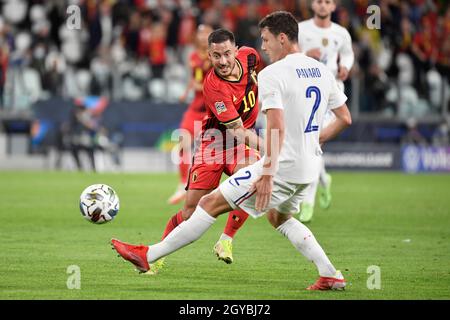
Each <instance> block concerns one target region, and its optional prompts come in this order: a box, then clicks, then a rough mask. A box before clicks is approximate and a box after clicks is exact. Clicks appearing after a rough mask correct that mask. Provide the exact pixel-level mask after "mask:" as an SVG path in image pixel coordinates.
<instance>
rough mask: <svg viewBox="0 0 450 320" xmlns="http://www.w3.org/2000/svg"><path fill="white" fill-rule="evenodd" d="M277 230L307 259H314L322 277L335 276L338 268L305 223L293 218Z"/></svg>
mask: <svg viewBox="0 0 450 320" xmlns="http://www.w3.org/2000/svg"><path fill="white" fill-rule="evenodd" d="M277 230H278V231H279V232H280V233H281V234H283V235H284V236H285V237H286V238H288V239H289V241H290V242H291V243H292V244H293V245H294V247H295V248H296V249H297V250H298V251H300V253H301V254H303V255H304V256H305V257H306V259H308V260H310V261H312V262H313V263H314V264H315V265H316V267H317V269H318V271H319V274H320V276H322V277H333V276H334V275H335V274H336V269H335V268H334V266H333V265H332V264H331V262H330V260H329V259H328V257H327V255H326V254H325V252H324V251H323V249H322V247H321V246H320V245H319V243H318V242H317V240H316V238H315V237H314V235H313V234H312V232H311V230H309V229H308V228H307V227H306V226H305V225H303V224H302V223H301V222H300V221H298V220H297V219H294V218H291V219H289V220H287V221H286V222H285V223H283V224H282V225H280V226H279V227H278V228H277Z"/></svg>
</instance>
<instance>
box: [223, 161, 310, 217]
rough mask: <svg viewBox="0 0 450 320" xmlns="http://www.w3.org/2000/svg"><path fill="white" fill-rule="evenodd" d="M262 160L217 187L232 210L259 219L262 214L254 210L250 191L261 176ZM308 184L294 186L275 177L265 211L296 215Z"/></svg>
mask: <svg viewBox="0 0 450 320" xmlns="http://www.w3.org/2000/svg"><path fill="white" fill-rule="evenodd" d="M263 161H264V158H263V159H261V160H259V161H257V162H256V163H254V164H252V165H250V166H248V167H245V168H242V169H240V170H239V171H238V172H236V173H235V174H233V175H232V176H231V177H229V178H228V179H227V180H225V181H224V182H222V183H221V184H220V186H219V189H220V192H221V193H222V195H223V196H224V198H225V200H227V202H228V204H229V205H230V206H231V207H232V208H233V209H237V208H240V209H242V210H244V211H245V212H246V213H248V214H249V215H251V216H252V217H253V218H258V217H261V216H262V215H264V214H265V211H264V212H259V211H256V209H255V200H256V194H255V192H250V189H251V187H252V185H253V183H254V182H255V181H257V180H258V178H259V177H260V176H261V174H262V166H263ZM308 185H309V184H295V183H290V182H285V181H282V180H280V179H277V177H276V176H275V177H274V180H273V191H272V197H271V199H270V202H269V205H268V208H267V210H269V209H275V210H277V211H278V212H279V213H283V214H296V213H297V212H298V211H299V210H300V203H301V202H302V201H303V199H304V198H305V196H306V192H304V191H305V188H306V187H307V186H308Z"/></svg>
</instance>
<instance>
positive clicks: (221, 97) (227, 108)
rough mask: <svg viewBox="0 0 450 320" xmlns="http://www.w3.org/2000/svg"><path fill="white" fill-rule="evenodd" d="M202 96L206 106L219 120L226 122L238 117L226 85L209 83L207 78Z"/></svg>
mask: <svg viewBox="0 0 450 320" xmlns="http://www.w3.org/2000/svg"><path fill="white" fill-rule="evenodd" d="M203 97H204V99H205V104H206V106H207V108H208V109H209V110H211V112H212V113H213V114H214V115H215V116H216V118H217V119H218V120H219V121H220V122H222V123H224V124H227V123H229V122H233V121H235V120H237V119H238V118H240V116H239V113H238V112H237V110H236V108H235V107H234V104H233V98H232V94H230V93H229V91H228V90H227V89H226V87H224V86H220V85H218V84H217V83H215V84H214V83H211V80H210V79H208V80H206V81H205V83H204V86H203Z"/></svg>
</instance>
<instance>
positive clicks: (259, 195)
mask: <svg viewBox="0 0 450 320" xmlns="http://www.w3.org/2000/svg"><path fill="white" fill-rule="evenodd" d="M272 188H273V177H272V176H269V175H263V176H261V177H260V178H259V179H258V180H257V181H256V182H255V183H254V184H253V187H252V190H256V203H255V209H256V211H260V212H262V211H264V210H265V209H266V208H267V206H268V205H269V202H270V198H271V197H272Z"/></svg>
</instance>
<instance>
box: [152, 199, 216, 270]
mask: <svg viewBox="0 0 450 320" xmlns="http://www.w3.org/2000/svg"><path fill="white" fill-rule="evenodd" d="M215 221H216V219H215V218H213V217H211V216H210V215H209V214H208V213H207V212H206V211H205V210H203V209H202V208H201V207H200V206H197V208H196V209H195V211H194V213H193V214H192V216H191V217H190V218H189V220H187V221H184V222H183V223H181V224H180V225H179V226H178V227H176V228H175V229H174V230H173V231H172V232H171V233H170V234H169V235H168V236H167V237H166V238H165V239H164V240H163V241H161V242H159V243H157V244H155V245H152V246H149V249H148V252H147V260H148V262H150V263H153V262H155V261H156V260H158V259H160V258H162V257H165V256H167V255H168V254H170V253H172V252H174V251H177V250H178V249H180V248H183V247H185V246H187V245H188V244H190V243H192V242H194V241H195V240H197V239H199V238H200V237H201V236H202V235H203V234H204V233H205V232H206V231H207V230H208V229H209V228H210V227H211V226H212V225H213V223H214V222H215Z"/></svg>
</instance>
